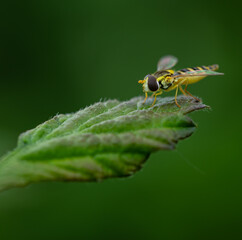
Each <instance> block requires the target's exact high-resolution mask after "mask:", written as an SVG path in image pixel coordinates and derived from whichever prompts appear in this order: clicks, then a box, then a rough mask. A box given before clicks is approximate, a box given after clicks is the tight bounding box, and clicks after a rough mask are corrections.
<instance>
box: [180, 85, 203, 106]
mask: <svg viewBox="0 0 242 240" xmlns="http://www.w3.org/2000/svg"><path fill="white" fill-rule="evenodd" d="M184 90H185V92H186V93H187V94H188V95H189V96H191V97H192V98H194V99H195V100H197V101H198V102H201V100H200V99H199V98H196V97H194V96H193V95H192V94H191V93H190V92H188V91H187V84H186V87H185V89H184Z"/></svg>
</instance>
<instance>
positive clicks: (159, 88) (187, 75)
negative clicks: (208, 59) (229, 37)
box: [138, 56, 223, 107]
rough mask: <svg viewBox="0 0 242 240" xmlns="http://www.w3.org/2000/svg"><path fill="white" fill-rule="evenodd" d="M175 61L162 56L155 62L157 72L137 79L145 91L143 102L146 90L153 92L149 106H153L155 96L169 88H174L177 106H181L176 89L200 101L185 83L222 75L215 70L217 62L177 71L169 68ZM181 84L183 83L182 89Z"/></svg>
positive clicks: (171, 57)
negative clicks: (152, 98) (142, 78)
mask: <svg viewBox="0 0 242 240" xmlns="http://www.w3.org/2000/svg"><path fill="white" fill-rule="evenodd" d="M177 61H178V60H177V58H176V57H174V56H165V57H162V58H161V59H160V60H159V62H158V64H157V72H155V73H153V74H148V75H146V76H145V78H144V80H139V81H138V83H140V84H143V92H145V100H144V102H143V103H145V102H146V100H147V97H148V92H153V94H152V96H151V97H155V99H154V102H153V104H152V105H151V106H154V104H155V102H156V97H157V96H158V95H161V94H162V92H163V91H165V92H169V91H171V90H176V93H175V103H176V105H177V106H178V107H181V106H180V105H179V104H178V102H177V93H178V89H180V91H181V92H182V93H183V94H184V95H190V96H191V97H193V98H194V99H196V100H198V101H200V100H199V99H198V98H196V97H194V96H193V95H192V94H191V93H190V92H188V91H187V85H189V84H192V83H196V82H198V81H200V80H201V79H203V78H205V77H206V76H209V75H223V73H218V72H215V71H216V70H217V69H218V67H219V66H218V65H217V64H214V65H210V66H201V67H192V68H184V69H181V70H179V71H174V70H171V68H172V67H174V66H175V65H176V63H177ZM182 85H185V89H184V90H183V88H182Z"/></svg>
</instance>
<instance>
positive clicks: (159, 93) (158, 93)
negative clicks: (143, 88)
mask: <svg viewBox="0 0 242 240" xmlns="http://www.w3.org/2000/svg"><path fill="white" fill-rule="evenodd" d="M161 94H162V91H159V92H156V93H154V95H155V99H154V102H153V103H152V105H151V107H153V106H154V105H155V102H156V97H157V96H158V95H161Z"/></svg>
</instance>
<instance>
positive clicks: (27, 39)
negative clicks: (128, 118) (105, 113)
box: [0, 0, 242, 240]
mask: <svg viewBox="0 0 242 240" xmlns="http://www.w3.org/2000/svg"><path fill="white" fill-rule="evenodd" d="M240 15H241V2H239V1H210V0H203V1H201V2H194V1H178V0H173V1H162V0H159V1H155V0H149V1H140V0H139V1H138V0H133V1H132V0H116V1H114V0H113V1H111V0H103V1H98V0H92V1H90V0H89V1H88V0H86V1H81V0H80V1H77V0H76V1H75V0H69V1H60V0H58V1H57V0H48V1H46V0H41V1H36V0H31V1H26V0H22V1H18V0H10V1H1V4H0V29H1V37H0V61H1V62H0V77H1V88H0V91H1V94H0V109H1V118H0V154H1V155H3V154H5V153H6V152H8V151H10V150H12V149H13V148H14V147H15V146H16V140H17V137H18V135H19V134H20V133H21V132H23V131H26V130H28V129H31V128H33V127H35V126H36V125H38V124H40V123H42V122H43V121H45V120H47V119H49V118H50V117H51V116H54V115H55V114H56V113H68V112H74V111H77V110H78V109H80V108H83V107H85V106H87V105H90V104H92V103H94V102H96V101H99V100H100V99H113V98H117V99H119V100H127V99H129V98H132V97H134V96H137V95H142V94H143V93H142V88H141V86H139V85H138V84H137V80H139V79H142V78H143V77H144V76H145V75H146V74H147V73H151V72H153V71H155V69H156V63H157V61H158V59H159V58H160V57H161V56H162V55H166V54H173V55H175V56H177V57H178V58H179V60H180V61H179V64H178V66H177V68H183V67H192V66H198V65H207V64H214V63H218V64H219V65H220V71H221V72H225V75H224V76H218V77H208V78H206V79H204V80H203V81H201V82H199V83H198V84H196V85H193V86H191V87H189V89H190V91H191V92H192V93H193V94H195V95H197V96H199V97H202V98H203V101H204V102H205V103H206V104H208V105H210V106H211V107H212V111H207V112H206V111H205V112H197V113H194V114H192V118H193V119H194V120H195V121H196V122H197V123H198V124H199V127H198V130H197V131H196V133H195V134H194V135H193V136H192V137H191V138H189V139H187V140H185V141H182V142H180V143H179V144H178V147H177V150H175V151H164V152H159V153H156V154H153V155H152V156H151V157H150V159H149V161H148V162H147V163H146V164H145V166H144V168H143V169H142V170H141V171H140V172H138V173H137V174H135V175H134V176H133V177H130V178H127V179H113V180H106V181H103V182H101V183H41V184H34V185H31V186H29V187H26V188H24V189H13V190H9V191H6V192H3V193H1V194H0V239H1V240H12V239H14V240H15V239H25V240H28V239H52V240H53V239H58V240H62V239H91V240H92V239H241V237H242V176H241V169H242V161H241V160H242V159H241V154H240V153H239V143H241V116H242V114H241V111H240V109H241V104H240V103H241V97H240V96H241V88H242V81H241V78H240V77H239V75H240V70H241V66H240V63H241V47H240V44H241V18H240ZM173 94H174V92H172V93H169V94H166V95H173ZM187 161H189V162H190V163H192V164H195V165H196V166H198V168H199V169H200V170H201V171H203V172H205V174H202V173H200V172H199V171H197V170H196V169H195V168H193V167H191V166H190V164H189V163H188V162H187Z"/></svg>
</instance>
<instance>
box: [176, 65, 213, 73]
mask: <svg viewBox="0 0 242 240" xmlns="http://www.w3.org/2000/svg"><path fill="white" fill-rule="evenodd" d="M207 70H211V71H216V70H218V64H214V65H210V66H201V67H192V68H183V69H181V70H179V71H177V72H176V75H177V74H192V73H203V72H206V71H207Z"/></svg>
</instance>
